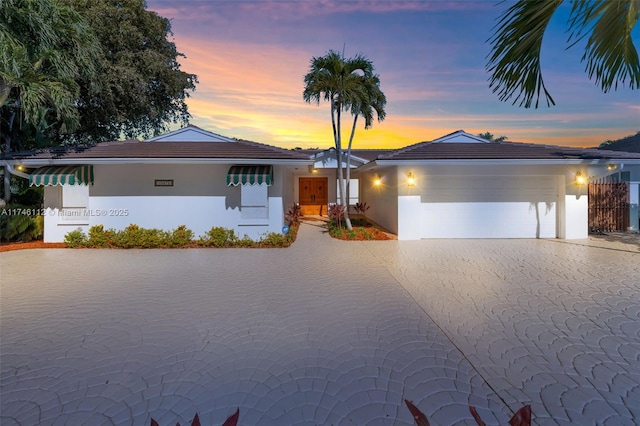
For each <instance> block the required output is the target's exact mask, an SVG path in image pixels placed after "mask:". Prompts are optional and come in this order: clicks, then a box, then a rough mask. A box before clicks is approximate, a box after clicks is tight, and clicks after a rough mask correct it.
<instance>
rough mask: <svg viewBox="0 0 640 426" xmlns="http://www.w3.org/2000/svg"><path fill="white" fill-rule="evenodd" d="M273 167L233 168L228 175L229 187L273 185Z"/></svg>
mask: <svg viewBox="0 0 640 426" xmlns="http://www.w3.org/2000/svg"><path fill="white" fill-rule="evenodd" d="M272 180H273V166H256V165H253V166H231V168H230V169H229V172H228V173H227V186H231V185H233V186H236V185H267V186H270V185H271V181H272Z"/></svg>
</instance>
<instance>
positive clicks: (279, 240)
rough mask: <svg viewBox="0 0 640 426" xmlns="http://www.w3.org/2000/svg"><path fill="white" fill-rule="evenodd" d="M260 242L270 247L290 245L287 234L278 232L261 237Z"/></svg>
mask: <svg viewBox="0 0 640 426" xmlns="http://www.w3.org/2000/svg"><path fill="white" fill-rule="evenodd" d="M287 234H288V233H287ZM260 244H261V245H263V246H269V247H285V246H287V245H288V241H287V237H286V235H282V234H280V233H278V232H269V233H268V234H265V235H264V236H263V237H262V238H261V239H260Z"/></svg>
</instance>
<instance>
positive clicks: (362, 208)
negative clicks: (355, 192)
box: [353, 202, 371, 217]
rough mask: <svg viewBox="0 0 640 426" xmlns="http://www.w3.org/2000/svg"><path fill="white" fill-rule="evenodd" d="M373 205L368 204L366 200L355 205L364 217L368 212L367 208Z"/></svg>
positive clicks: (357, 211)
mask: <svg viewBox="0 0 640 426" xmlns="http://www.w3.org/2000/svg"><path fill="white" fill-rule="evenodd" d="M370 207H371V206H368V205H367V203H366V202H362V203H356V205H355V206H354V207H353V208H354V209H355V211H356V213H358V214H361V215H362V216H363V217H364V216H365V214H366V213H367V210H369V208H370Z"/></svg>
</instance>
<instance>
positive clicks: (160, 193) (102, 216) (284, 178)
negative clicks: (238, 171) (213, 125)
mask: <svg viewBox="0 0 640 426" xmlns="http://www.w3.org/2000/svg"><path fill="white" fill-rule="evenodd" d="M229 167H230V165H153V164H123V165H96V166H94V178H95V179H94V185H92V186H90V187H85V188H87V190H88V202H87V213H88V215H87V216H86V217H84V218H77V217H69V216H65V215H61V214H59V213H56V214H54V213H51V215H50V216H47V217H46V218H45V241H47V242H59V241H64V236H65V235H66V234H67V233H68V232H70V231H72V230H74V229H78V228H80V229H81V230H82V231H84V232H85V233H86V232H87V231H88V229H89V228H90V227H91V226H94V225H103V226H104V227H105V228H106V229H108V228H114V229H116V230H121V229H124V228H125V227H127V226H128V225H130V224H136V225H138V226H140V227H143V228H158V229H162V230H167V231H169V230H172V229H175V228H177V227H178V226H180V225H186V226H187V228H189V229H191V230H192V231H193V232H194V234H195V236H196V237H199V236H201V235H203V234H204V233H205V232H206V231H208V230H209V229H211V228H212V227H213V226H222V227H225V228H229V229H234V230H235V232H236V234H237V235H239V236H240V237H243V236H244V235H247V236H249V237H250V238H252V239H254V240H257V239H259V238H260V237H261V236H262V235H264V234H265V233H268V232H281V231H282V226H283V224H284V209H283V192H284V191H283V185H284V184H285V182H287V185H290V183H291V181H290V179H291V177H290V176H291V173H290V172H289V171H288V170H287V169H286V168H285V167H278V166H274V180H273V182H272V185H271V186H270V187H269V188H268V196H269V198H268V206H269V216H268V218H267V219H260V220H256V219H253V220H243V219H242V218H241V215H240V208H241V187H240V186H231V187H229V186H227V184H226V176H227V172H228V170H229ZM156 179H162V180H173V183H174V185H173V186H169V187H156V186H155V184H154V183H155V180H156ZM59 191H60V187H48V188H45V207H52V208H58V209H63V210H64V211H66V210H67V207H66V206H65V201H64V199H65V197H61V196H60V192H59ZM74 207H76V206H74ZM47 213H48V212H47Z"/></svg>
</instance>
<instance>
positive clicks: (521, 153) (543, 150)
mask: <svg viewBox="0 0 640 426" xmlns="http://www.w3.org/2000/svg"><path fill="white" fill-rule="evenodd" d="M625 158H630V159H640V154H633V153H624V152H619V151H607V150H598V149H585V148H569V147H562V146H553V145H539V144H530V143H519V142H491V143H431V142H420V143H417V144H415V145H410V146H408V147H405V148H401V149H399V150H397V151H393V152H390V153H388V154H381V155H379V156H378V157H377V158H376V159H377V160H407V161H409V160H529V159H541V160H549V159H585V160H586V159H625Z"/></svg>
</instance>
